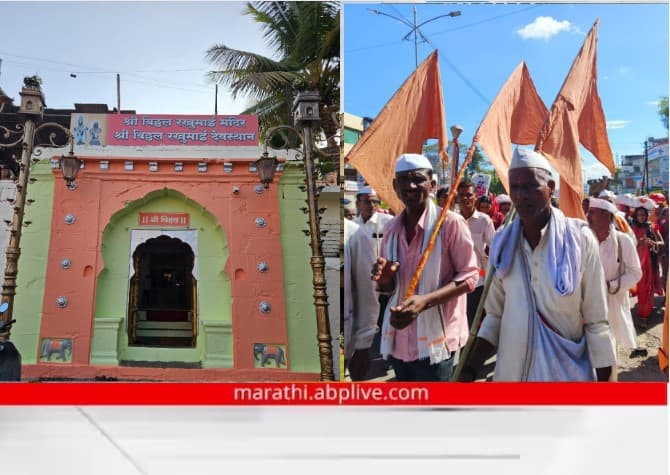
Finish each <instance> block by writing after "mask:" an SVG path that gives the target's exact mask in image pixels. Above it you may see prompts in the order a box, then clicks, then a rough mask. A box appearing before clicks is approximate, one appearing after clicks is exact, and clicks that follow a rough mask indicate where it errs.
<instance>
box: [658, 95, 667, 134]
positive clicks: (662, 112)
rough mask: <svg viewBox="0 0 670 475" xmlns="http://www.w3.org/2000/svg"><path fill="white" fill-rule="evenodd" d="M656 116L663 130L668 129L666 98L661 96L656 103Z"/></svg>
mask: <svg viewBox="0 0 670 475" xmlns="http://www.w3.org/2000/svg"><path fill="white" fill-rule="evenodd" d="M658 115H659V117H660V118H661V122H663V125H664V126H665V128H666V129H667V128H668V96H663V97H661V99H660V100H659V101H658Z"/></svg>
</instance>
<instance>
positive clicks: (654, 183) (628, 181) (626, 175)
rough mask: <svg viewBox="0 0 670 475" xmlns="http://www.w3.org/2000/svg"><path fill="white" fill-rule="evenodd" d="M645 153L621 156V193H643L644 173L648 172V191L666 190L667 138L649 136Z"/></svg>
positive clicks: (644, 188) (644, 190) (667, 169)
mask: <svg viewBox="0 0 670 475" xmlns="http://www.w3.org/2000/svg"><path fill="white" fill-rule="evenodd" d="M646 144H647V153H646V157H645V153H644V152H643V153H642V154H639V155H624V156H622V157H621V165H620V167H621V174H620V179H621V193H632V194H644V193H645V192H646V186H645V185H646V184H645V174H646V173H647V172H648V173H649V191H664V192H666V193H667V191H668V173H669V171H670V170H669V168H668V138H667V137H665V138H660V139H654V138H653V137H652V138H649V139H648V140H647V142H646Z"/></svg>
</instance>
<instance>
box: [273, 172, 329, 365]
mask: <svg viewBox="0 0 670 475" xmlns="http://www.w3.org/2000/svg"><path fill="white" fill-rule="evenodd" d="M303 180H304V172H302V171H301V170H300V168H298V166H297V165H294V164H288V163H287V164H286V166H285V168H284V172H283V174H282V177H281V180H280V182H279V189H278V190H277V191H278V193H279V208H280V213H281V229H282V232H281V245H282V250H283V256H282V257H283V261H284V287H285V294H284V295H285V297H286V324H287V329H288V354H289V360H290V364H291V371H298V372H311V373H318V372H320V371H321V365H320V362H319V352H318V346H317V339H316V335H317V330H316V313H315V311H314V303H313V302H314V300H313V293H314V291H313V286H312V268H311V267H310V264H309V261H310V258H311V250H310V247H309V238H308V237H307V236H305V235H304V234H303V232H302V231H301V230H302V229H307V228H308V225H307V220H308V217H307V215H306V214H304V213H303V212H302V211H300V208H302V207H305V206H306V204H305V199H306V198H307V194H306V193H305V192H303V191H301V190H300V189H299V188H298V186H300V185H303V184H304V182H303Z"/></svg>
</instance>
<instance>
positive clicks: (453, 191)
mask: <svg viewBox="0 0 670 475" xmlns="http://www.w3.org/2000/svg"><path fill="white" fill-rule="evenodd" d="M476 147H477V136H476V135H475V138H474V139H473V140H472V145H470V148H469V149H468V154H467V156H466V157H465V161H464V162H463V165H462V166H461V169H460V170H459V171H458V175H457V176H456V179H455V180H454V184H453V186H452V187H451V190H450V191H449V195H448V196H447V202H446V204H445V205H444V208H442V212H441V213H440V216H439V217H438V218H437V222H436V223H435V227H434V228H433V232H432V233H431V235H430V239H429V240H428V244H427V245H426V249H425V250H424V251H423V254H422V255H421V260H419V265H418V266H417V268H416V270H415V271H414V275H413V276H412V280H411V281H410V283H409V286H408V287H407V292H405V298H404V300H407V299H408V298H410V297H411V296H412V295H414V291H415V290H416V286H417V285H418V284H419V279H420V278H421V273H422V272H423V268H424V267H425V266H426V262H428V256H430V253H431V252H432V251H433V248H434V247H435V241H436V240H437V236H438V234H439V233H440V229H441V228H442V224H444V220H445V219H446V217H447V212H448V211H449V209H450V208H451V205H452V203H453V201H454V197H455V196H456V189H457V188H458V186H457V183H459V182H460V181H461V179H462V178H463V175H464V174H465V169H466V168H467V166H468V165H469V164H470V161H471V160H472V155H473V154H474V153H475V148H476Z"/></svg>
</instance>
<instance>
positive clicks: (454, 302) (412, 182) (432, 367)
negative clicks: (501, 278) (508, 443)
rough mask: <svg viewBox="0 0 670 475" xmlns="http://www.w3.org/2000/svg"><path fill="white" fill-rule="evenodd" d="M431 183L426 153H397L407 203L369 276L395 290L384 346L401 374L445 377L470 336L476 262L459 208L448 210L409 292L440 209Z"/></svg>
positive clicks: (399, 190) (398, 185) (399, 186)
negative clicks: (410, 292)
mask: <svg viewBox="0 0 670 475" xmlns="http://www.w3.org/2000/svg"><path fill="white" fill-rule="evenodd" d="M434 188H435V178H434V176H433V168H432V166H431V164H430V162H429V161H428V159H427V158H426V157H424V156H423V155H417V154H404V155H401V156H400V157H399V158H398V159H397V160H396V166H395V178H394V179H393V189H394V190H395V192H396V194H397V195H398V197H399V198H400V200H401V201H402V202H403V204H404V205H405V209H404V210H403V211H402V212H401V213H400V214H399V215H398V216H396V217H395V218H394V219H393V220H392V221H391V222H390V223H389V224H388V225H387V227H386V235H385V236H384V240H383V241H382V247H381V257H380V258H379V259H378V260H377V265H376V266H375V268H374V269H373V277H372V278H373V280H375V281H376V282H377V288H378V290H379V291H380V292H382V293H387V294H390V296H391V297H390V301H389V308H387V309H386V312H385V314H384V321H383V326H382V342H381V351H382V355H383V357H384V358H385V359H388V360H390V362H391V365H392V366H393V369H394V371H395V375H396V379H397V380H399V381H448V380H449V378H450V377H451V374H452V372H453V363H454V356H455V353H456V351H457V350H459V349H460V348H461V347H463V346H464V345H465V343H466V341H467V336H468V322H467V318H466V314H465V307H466V305H465V303H466V298H465V295H464V294H465V293H467V292H471V291H472V290H473V289H474V288H475V283H476V282H477V276H478V269H477V259H476V257H475V253H474V249H473V243H472V238H471V236H470V230H469V229H468V224H467V223H466V221H465V219H463V217H462V216H460V215H458V214H456V213H454V212H451V211H449V212H448V213H447V216H446V219H445V221H444V223H443V225H442V227H441V228H440V232H439V234H438V237H437V239H436V241H435V247H434V248H433V251H432V252H431V253H430V255H429V257H428V260H427V262H426V266H425V268H424V270H423V273H422V274H421V278H420V280H419V283H418V286H417V288H416V292H415V294H414V295H412V296H411V297H409V298H408V299H405V293H406V292H407V289H408V287H409V284H410V281H411V279H412V276H413V275H414V272H415V270H416V269H417V267H418V264H419V260H420V258H421V256H422V254H423V251H424V250H425V249H426V246H427V244H428V240H429V237H430V235H431V233H432V231H433V229H434V228H435V224H436V221H437V219H438V216H439V213H440V208H439V207H438V206H437V205H435V204H434V203H433V201H432V199H431V197H430V193H431V191H432V190H433V189H434Z"/></svg>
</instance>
